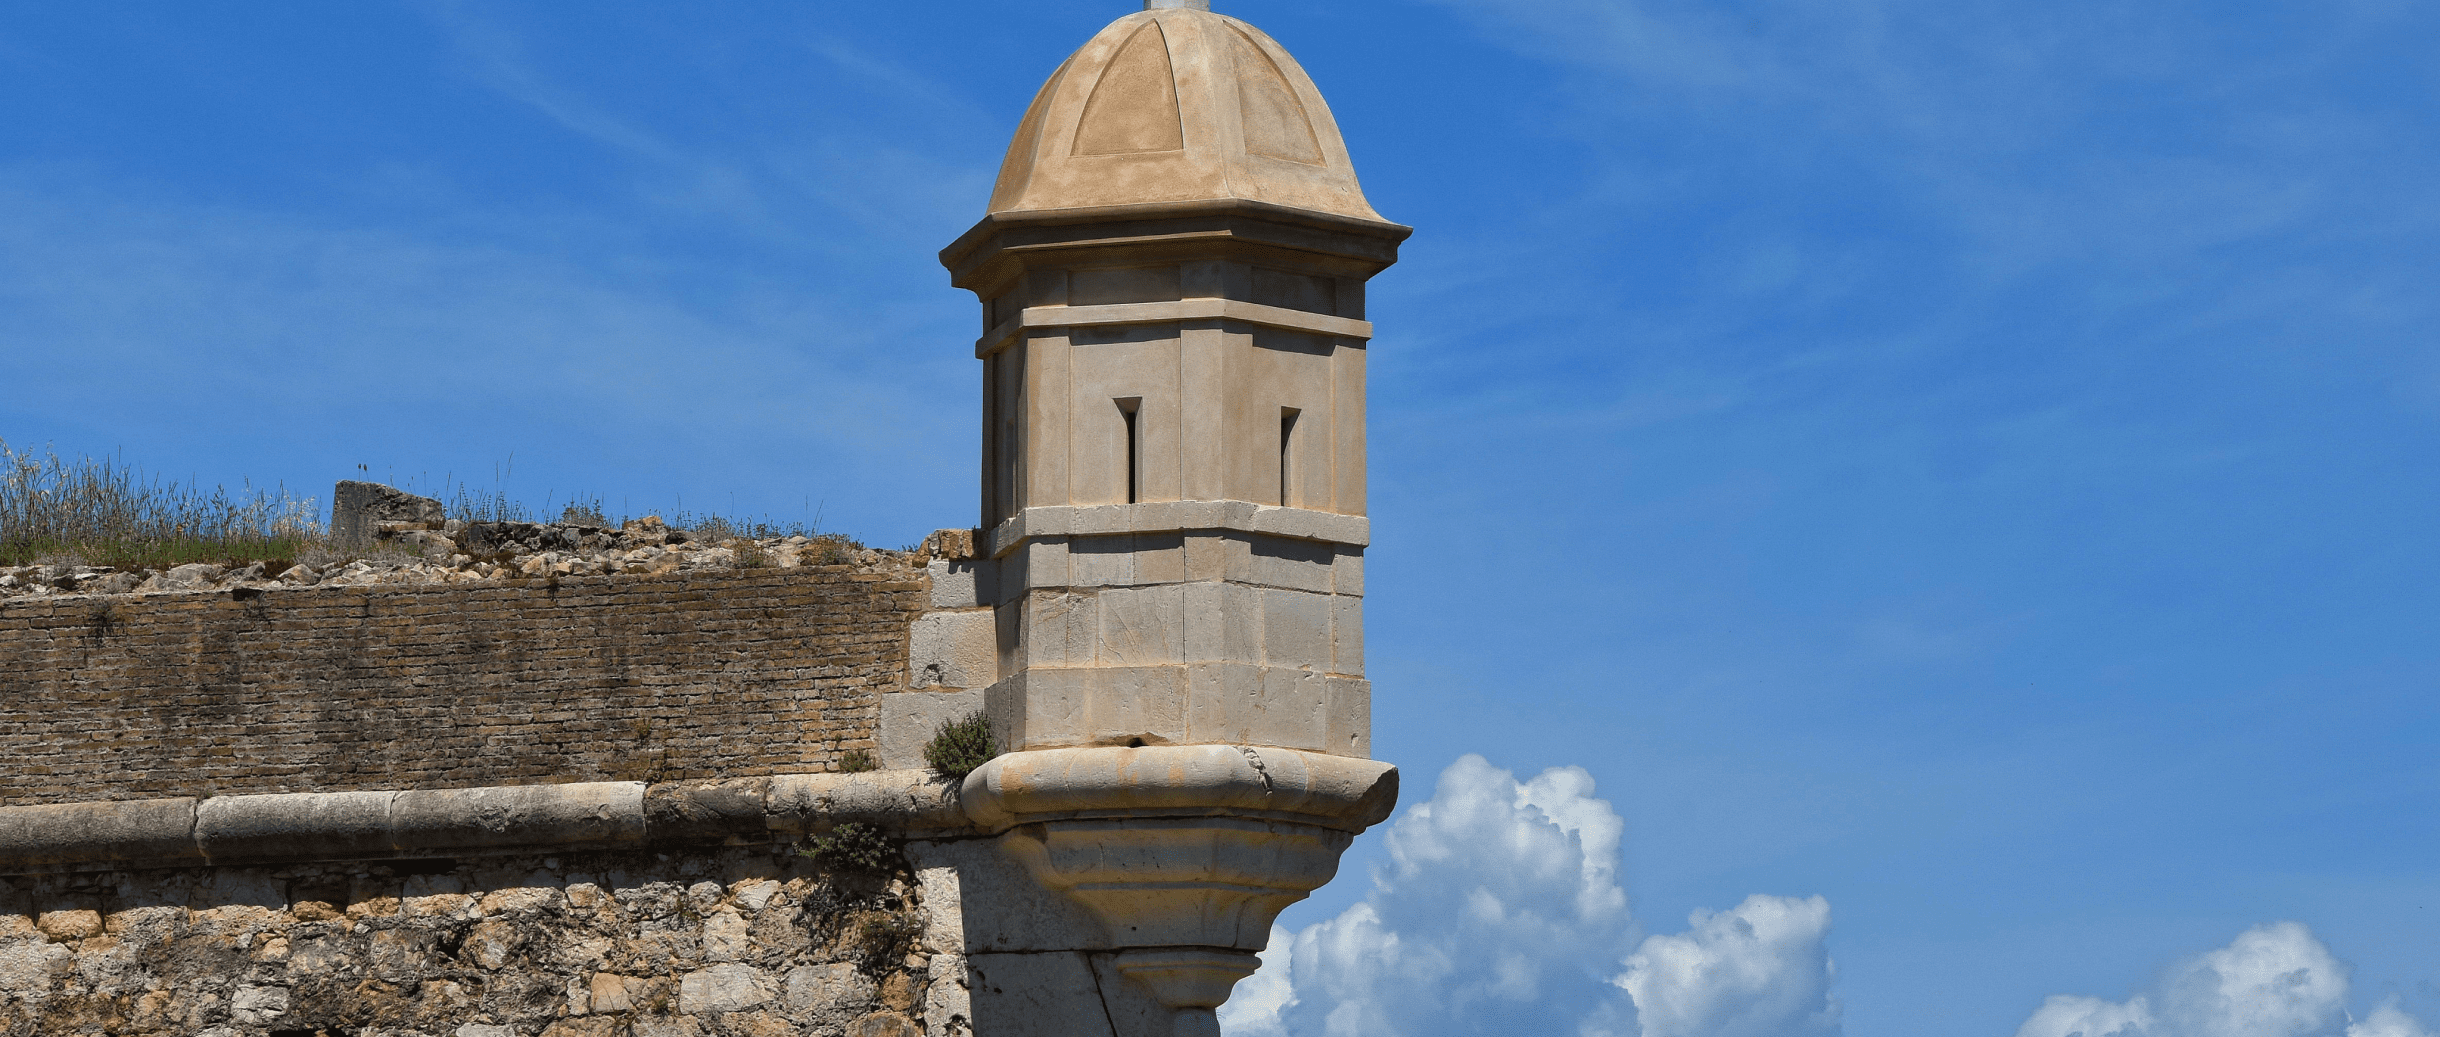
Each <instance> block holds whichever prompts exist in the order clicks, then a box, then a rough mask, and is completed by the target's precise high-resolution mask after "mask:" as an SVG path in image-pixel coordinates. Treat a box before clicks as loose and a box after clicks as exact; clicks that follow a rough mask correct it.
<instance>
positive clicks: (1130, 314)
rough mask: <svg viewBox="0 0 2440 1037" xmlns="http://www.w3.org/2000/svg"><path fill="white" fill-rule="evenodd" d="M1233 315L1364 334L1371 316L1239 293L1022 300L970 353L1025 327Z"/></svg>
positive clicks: (1369, 331)
mask: <svg viewBox="0 0 2440 1037" xmlns="http://www.w3.org/2000/svg"><path fill="white" fill-rule="evenodd" d="M1207 320H1219V321H1238V322H1241V323H1245V324H1259V325H1262V326H1263V327H1268V328H1281V329H1284V330H1288V331H1302V332H1310V333H1312V334H1316V335H1334V336H1337V337H1340V338H1353V339H1365V340H1370V339H1371V338H1372V337H1373V326H1372V322H1371V321H1365V320H1356V319H1354V318H1352V317H1339V316H1333V315H1331V314H1326V313H1312V312H1309V311H1306V310H1293V309H1289V308H1287V307H1284V306H1265V305H1263V304H1261V303H1253V302H1245V301H1243V300H1239V299H1220V298H1194V299H1176V300H1170V301H1166V302H1129V303H1106V304H1102V305H1095V306H1028V307H1026V308H1025V309H1024V311H1023V312H1021V313H1019V314H1017V315H1016V316H1015V317H1011V318H1009V319H1008V320H1005V321H1002V322H1000V326H999V327H996V328H993V329H991V330H990V331H989V332H987V333H985V334H984V335H983V337H982V338H979V339H976V340H975V342H974V355H975V358H976V359H981V358H983V357H987V356H990V355H991V354H993V353H997V352H999V351H1000V349H1001V348H1002V347H1005V346H1006V345H1007V344H1008V343H1009V342H1011V341H1014V340H1015V339H1016V337H1017V336H1018V335H1020V334H1022V333H1024V332H1026V331H1030V330H1034V329H1039V328H1089V327H1099V326H1106V325H1127V324H1166V323H1171V322H1174V321H1207Z"/></svg>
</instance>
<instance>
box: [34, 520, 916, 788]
mask: <svg viewBox="0 0 2440 1037" xmlns="http://www.w3.org/2000/svg"><path fill="white" fill-rule="evenodd" d="M925 588H926V577H925V574H924V572H923V570H922V569H920V568H917V567H915V566H914V565H913V564H912V563H911V562H909V561H908V560H906V559H904V558H901V557H899V556H896V555H883V556H882V560H881V561H880V562H879V563H876V564H870V565H865V566H860V567H851V566H815V567H804V568H791V569H724V570H707V571H701V572H681V573H673V574H667V575H658V576H645V575H619V576H612V577H589V578H562V579H560V580H558V581H557V582H556V585H555V586H553V585H550V584H548V583H546V582H544V581H530V582H524V583H500V582H486V583H479V584H457V585H448V584H398V585H390V584H383V585H373V586H336V587H334V586H318V587H304V588H283V587H268V588H261V589H251V588H249V589H244V590H239V591H236V592H234V593H232V592H228V591H221V592H213V593H175V594H143V595H112V596H102V595H91V596H67V597H47V598H18V599H12V600H10V601H8V602H6V603H4V604H0V760H5V761H7V764H8V768H7V771H8V773H7V774H6V775H5V776H0V807H7V806H21V805H29V804H42V803H68V802H83V801H95V800H124V799H147V798H159V797H169V796H187V795H196V796H200V795H231V794H242V793H267V792H337V791H348V790H358V789H416V788H460V787H470V786H479V785H515V784H532V783H543V782H570V781H671V780H678V779H686V778H713V777H718V778H738V777H748V776H757V775H769V774H780V773H803V772H813V771H822V770H827V769H830V768H831V767H832V766H834V765H835V764H836V762H837V760H838V758H839V756H840V755H841V754H842V753H843V752H845V751H847V750H849V749H859V748H862V749H869V748H872V747H873V746H874V744H875V742H874V738H875V734H876V730H875V728H876V724H877V718H878V714H879V704H880V696H881V694H882V693H883V692H885V691H888V690H891V689H894V688H898V687H902V686H903V685H904V682H905V676H906V669H907V666H906V660H907V650H908V636H909V635H908V631H909V627H910V625H911V624H912V623H913V622H914V620H915V618H916V616H917V615H918V614H919V613H920V611H921V610H922V608H923V604H924V599H925Z"/></svg>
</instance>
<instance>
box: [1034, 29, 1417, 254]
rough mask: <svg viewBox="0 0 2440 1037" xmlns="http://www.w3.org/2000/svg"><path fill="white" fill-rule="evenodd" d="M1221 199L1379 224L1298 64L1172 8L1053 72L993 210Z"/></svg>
mask: <svg viewBox="0 0 2440 1037" xmlns="http://www.w3.org/2000/svg"><path fill="white" fill-rule="evenodd" d="M1229 198H1243V199H1251V200H1254V201H1261V202H1272V203H1275V204H1279V205H1287V206H1293V207H1296V208H1300V209H1311V210H1318V211H1321V212H1326V213H1334V214H1337V215H1341V216H1352V217H1356V218H1358V219H1365V220H1380V219H1381V215H1380V214H1379V213H1376V212H1374V211H1373V208H1372V205H1371V204H1370V203H1368V202H1366V201H1365V200H1364V190H1363V188H1362V187H1360V186H1358V185H1357V184H1356V171H1355V166H1354V165H1353V164H1352V163H1350V162H1349V161H1348V159H1347V145H1346V144H1345V143H1344V142H1342V141H1341V140H1340V139H1339V126H1338V123H1337V122H1336V121H1335V120H1333V119H1331V117H1330V107H1329V106H1328V105H1326V104H1324V103H1323V102H1322V95H1321V93H1320V91H1317V90H1315V89H1314V88H1313V80H1312V79H1310V78H1308V77H1306V75H1305V70H1304V69H1303V68H1300V67H1298V65H1297V64H1296V59H1295V58H1292V57H1289V56H1288V52H1287V51H1286V50H1285V49H1283V48H1281V47H1280V45H1279V44H1278V43H1277V42H1276V41H1274V40H1272V39H1271V37H1269V36H1267V35H1264V34H1263V31H1262V30H1260V29H1257V28H1255V27H1253V26H1251V25H1247V24H1246V23H1244V22H1241V21H1238V20H1237V19H1235V18H1230V17H1227V16H1225V15H1218V14H1213V13H1211V12H1209V11H1202V10H1193V9H1187V8H1175V9H1167V10H1153V11H1143V12H1140V13H1136V14H1130V15H1128V16H1126V17H1124V18H1120V19H1119V20H1117V21H1115V22H1111V23H1110V24H1109V26H1108V27H1107V28H1104V29H1103V30H1101V32H1100V34H1098V35H1096V36H1094V37H1093V39H1092V40H1091V41H1090V42H1087V43H1086V44H1085V45H1084V47H1083V48H1082V49H1080V50H1078V51H1077V52H1076V53H1075V54H1074V55H1073V56H1071V57H1069V58H1068V60H1067V63H1066V64H1063V65H1061V66H1059V70H1058V71H1057V72H1054V73H1052V74H1051V78H1050V82H1047V83H1044V84H1043V85H1042V91H1041V92H1040V93H1038V94H1036V95H1034V103H1033V107H1031V108H1029V109H1027V110H1026V112H1025V120H1024V121H1023V122H1022V123H1019V124H1018V126H1017V137H1016V140H1015V142H1013V143H1011V144H1010V145H1009V148H1008V158H1007V160H1006V161H1005V162H1002V163H1001V165H1000V179H999V182H998V183H997V184H996V185H994V186H993V188H992V191H991V211H992V212H994V213H1003V212H1018V211H1039V210H1046V209H1076V208H1084V207H1088V206H1104V205H1128V204H1135V203H1142V202H1179V201H1197V200H1203V199H1229Z"/></svg>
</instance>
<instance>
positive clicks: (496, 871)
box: [0, 849, 966, 1037]
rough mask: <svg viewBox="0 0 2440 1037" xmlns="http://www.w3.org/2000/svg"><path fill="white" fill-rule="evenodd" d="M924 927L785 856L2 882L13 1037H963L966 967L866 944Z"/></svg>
mask: <svg viewBox="0 0 2440 1037" xmlns="http://www.w3.org/2000/svg"><path fill="white" fill-rule="evenodd" d="M930 915H931V913H930V912H927V910H926V908H925V905H924V904H923V893H922V889H921V887H920V886H919V885H917V884H914V883H911V882H909V881H907V880H905V879H903V878H902V879H882V878H856V877H843V876H835V875H825V874H824V873H822V872H821V870H820V869H818V868H816V867H815V866H814V865H813V864H812V863H811V862H810V861H808V860H806V859H805V858H802V857H799V856H797V855H796V854H794V853H792V852H790V851H788V850H785V849H754V850H745V849H734V850H722V851H717V852H703V853H693V854H669V855H665V854H656V853H621V854H590V855H565V856H560V857H503V858H492V859H486V860H481V861H469V862H466V863H464V864H453V863H451V862H447V861H438V862H414V863H407V862H391V863H386V864H369V865H368V864H358V865H332V866H312V867H288V868H277V869H270V868H252V869H249V868H225V867H224V868H218V869H189V870H168V871H152V872H117V873H99V874H90V875H75V876H53V877H45V878H15V879H0V1037H34V1035H46V1037H47V1035H65V1034H112V1035H161V1037H168V1035H173V1034H174V1035H190V1034H207V1033H208V1034H215V1035H218V1037H268V1035H271V1034H275V1033H277V1034H290V1033H299V1034H301V1033H314V1032H316V1031H324V1032H328V1033H330V1034H334V1035H336V1034H342V1033H344V1034H347V1035H349V1037H358V1035H363V1037H442V1035H449V1037H627V1035H634V1037H651V1035H656V1034H669V1035H676V1034H685V1035H691V1037H747V1035H753V1037H766V1035H767V1037H814V1035H821V1037H851V1035H871V1037H902V1035H915V1034H925V1033H929V1034H933V1035H941V1034H952V1033H964V1032H966V1029H965V1027H966V1023H965V1015H964V1008H963V1006H964V1001H965V999H964V997H963V991H962V986H963V984H964V981H965V976H964V971H965V970H964V968H963V965H962V961H963V959H962V957H961V956H960V955H959V954H958V953H957V952H958V950H959V948H957V947H955V946H953V945H950V946H942V945H940V944H938V943H937V942H936V941H935V940H934V936H933V934H932V933H931V932H930V931H928V930H927V931H923V932H921V933H920V934H919V935H918V936H917V937H916V938H915V939H914V940H913V942H912V944H911V945H912V946H913V948H914V950H913V951H912V952H911V953H906V954H903V955H899V956H896V957H876V956H875V954H874V953H873V950H872V948H871V947H870V946H869V945H868V938H867V936H866V935H865V934H866V932H867V930H868V929H870V928H871V927H872V926H873V925H874V924H876V923H879V922H886V921H889V920H892V919H896V918H900V917H906V918H913V919H918V920H921V919H924V918H927V917H930ZM891 948H892V949H896V948H895V945H891ZM943 966H947V967H946V968H944V967H943ZM943 1006H954V1008H955V1010H954V1011H951V1012H948V1013H946V1014H945V1015H935V1016H934V1018H936V1019H937V1020H938V1024H937V1025H935V1026H933V1027H931V1028H929V1029H927V1028H926V1027H924V1026H922V1025H920V1024H918V1023H917V1022H915V1020H917V1019H921V1018H924V1017H925V1016H926V1015H927V1014H929V1013H928V1012H927V1009H937V1008H939V1007H943Z"/></svg>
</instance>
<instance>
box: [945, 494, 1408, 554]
mask: <svg viewBox="0 0 2440 1037" xmlns="http://www.w3.org/2000/svg"><path fill="white" fill-rule="evenodd" d="M1202 529H1227V530H1235V531H1238V532H1243V533H1266V534H1269V535H1272V536H1281V537H1289V538H1291V539H1296V540H1317V541H1321V542H1323V543H1328V544H1345V545H1348V546H1351V547H1363V546H1366V545H1368V544H1370V543H1372V520H1371V519H1369V518H1366V517H1364V516H1362V515H1341V514H1338V513H1336V512H1328V511H1311V510H1307V509H1305V508H1281V507H1273V506H1271V505H1267V504H1253V503H1248V502H1246V501H1234V500H1181V501H1161V502H1158V503H1153V504H1100V505H1088V506H1081V507H1079V506H1051V507H1041V508H1027V509H1025V510H1024V511H1021V512H1018V513H1017V514H1016V515H1015V516H1013V517H1011V518H1008V519H1006V520H1004V521H1002V522H1001V523H1000V524H999V525H997V526H994V527H992V529H991V532H989V533H987V534H985V535H984V541H985V542H984V544H983V550H982V552H981V553H982V554H983V555H984V556H985V557H989V558H999V557H1001V556H1004V555H1006V554H1008V553H1009V552H1011V551H1014V550H1016V549H1017V546H1018V545H1020V544H1023V543H1024V542H1026V541H1028V540H1032V539H1036V538H1038V537H1049V536H1109V535H1117V534H1123V533H1182V532H1187V531H1190V530H1202Z"/></svg>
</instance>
